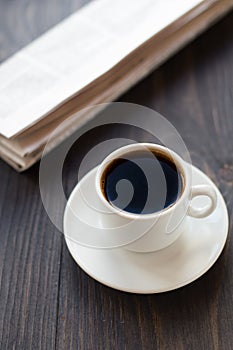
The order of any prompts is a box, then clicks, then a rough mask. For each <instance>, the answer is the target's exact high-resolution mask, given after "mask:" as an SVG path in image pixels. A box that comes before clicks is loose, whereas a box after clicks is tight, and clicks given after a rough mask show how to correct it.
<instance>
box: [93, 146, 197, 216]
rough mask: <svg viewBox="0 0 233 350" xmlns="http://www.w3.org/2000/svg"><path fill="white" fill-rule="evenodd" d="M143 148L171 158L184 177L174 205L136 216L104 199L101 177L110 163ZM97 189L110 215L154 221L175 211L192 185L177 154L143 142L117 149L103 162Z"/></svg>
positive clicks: (98, 173) (97, 177) (96, 178)
mask: <svg viewBox="0 0 233 350" xmlns="http://www.w3.org/2000/svg"><path fill="white" fill-rule="evenodd" d="M142 147H145V148H147V149H148V148H149V149H150V150H151V149H156V150H158V151H159V152H160V153H161V154H166V156H167V155H168V156H169V158H171V160H172V161H173V162H174V163H175V165H176V166H177V168H178V170H179V171H180V173H181V176H182V182H183V189H182V192H181V194H180V196H179V198H178V199H177V200H176V201H175V202H174V203H172V204H171V205H170V206H168V207H166V208H164V209H162V210H160V211H157V212H154V213H150V214H135V213H131V212H127V211H125V210H123V209H120V208H117V207H114V206H112V205H111V204H110V203H109V202H108V201H107V199H106V198H105V197H104V195H103V192H102V190H101V185H100V182H101V177H102V175H103V173H104V171H105V169H106V166H107V165H108V164H109V163H110V162H112V161H113V160H114V159H116V158H118V157H120V156H122V155H124V154H125V155H126V154H128V153H130V152H132V151H137V150H140V149H142ZM95 187H96V191H97V194H98V197H99V199H100V200H101V201H102V203H103V204H104V205H105V207H107V208H108V209H109V211H110V212H109V214H110V213H111V214H112V213H115V214H117V215H119V216H121V217H124V218H127V219H131V220H132V219H140V220H148V219H153V218H155V217H158V216H160V215H165V214H168V213H170V212H171V211H172V210H174V208H175V207H177V205H178V204H179V203H180V202H181V200H182V199H183V198H184V196H185V194H187V191H188V188H189V187H190V184H189V177H188V176H187V170H186V167H185V166H184V160H183V159H182V158H181V157H180V156H179V155H178V154H177V153H176V152H174V151H172V150H171V149H169V148H168V147H164V146H162V145H159V144H156V143H149V142H143V143H133V144H129V145H126V146H122V147H120V148H117V149H116V150H115V151H113V152H111V153H110V154H109V155H108V156H107V157H106V158H105V159H104V160H103V161H102V163H101V164H100V165H99V166H98V169H97V173H96V177H95Z"/></svg>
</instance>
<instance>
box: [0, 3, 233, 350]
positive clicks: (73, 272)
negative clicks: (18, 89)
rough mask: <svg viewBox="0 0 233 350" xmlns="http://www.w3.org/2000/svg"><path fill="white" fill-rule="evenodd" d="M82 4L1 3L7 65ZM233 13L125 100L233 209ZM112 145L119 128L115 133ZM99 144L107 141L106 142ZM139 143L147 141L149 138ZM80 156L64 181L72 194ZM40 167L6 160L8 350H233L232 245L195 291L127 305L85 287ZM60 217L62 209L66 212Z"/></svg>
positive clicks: (3, 253)
mask: <svg viewBox="0 0 233 350" xmlns="http://www.w3.org/2000/svg"><path fill="white" fill-rule="evenodd" d="M84 3H85V1H78V0H77V1H75V0H69V1H68V0H59V1H55V0H52V1H46V0H41V1H36V0H31V1H29V0H17V1H16V0H13V1H6V0H0V60H1V61H3V60H4V59H6V58H7V57H9V56H10V55H11V54H12V53H13V52H15V51H17V50H18V49H19V48H20V47H22V46H24V45H26V44H27V43H29V42H30V41H31V40H33V39H34V38H35V37H37V36H38V35H40V34H41V33H43V32H44V31H46V30H47V29H48V28H49V27H51V26H53V25H54V24H55V23H57V22H59V21H60V20H61V19H62V18H64V17H66V16H67V15H68V14H69V13H72V12H73V11H75V10H76V9H78V8H79V7H81V6H82V5H83V4H84ZM232 23H233V14H230V15H228V16H227V17H226V18H225V19H223V20H222V21H221V22H220V23H218V24H216V25H215V26H214V27H213V28H212V29H210V30H208V31H207V32H206V33H205V34H203V35H202V36H201V37H199V38H198V39H197V40H196V41H195V42H193V43H192V44H190V45H189V46H188V47H186V48H185V49H184V50H182V51H181V52H180V53H179V54H177V55H176V56H175V57H173V58H172V59H170V60H169V61H168V62H167V63H166V64H164V65H163V66H162V67H160V68H159V69H157V70H156V71H155V72H153V74H151V75H150V76H149V77H147V78H146V79H144V80H143V81H142V82H141V83H140V84H138V85H137V86H135V87H134V88H133V89H131V90H130V91H129V92H128V93H127V94H125V95H124V96H122V98H121V99H120V100H121V101H128V102H134V103H139V104H142V105H146V106H149V107H152V108H154V109H155V110H157V111H159V112H160V113H162V114H163V115H164V116H165V117H167V118H168V120H169V121H171V122H172V123H173V125H174V126H175V127H176V128H177V130H178V131H179V132H180V134H181V135H182V137H183V139H184V141H185V142H186V145H187V146H188V148H189V150H190V153H191V156H192V160H193V163H194V164H195V165H197V166H198V167H200V168H201V169H202V170H203V171H205V172H206V173H207V174H208V175H209V176H210V177H211V178H212V179H213V180H214V182H215V183H216V184H217V185H218V186H219V188H220V190H221V191H222V193H223V195H224V198H225V200H226V202H227V205H228V209H229V214H230V223H231V227H230V234H231V232H232V211H233V191H232V190H233V141H232V135H233V115H232V106H233V66H232V62H233V35H232V33H233V31H232ZM108 132H109V136H112V135H114V132H116V131H114V130H109V131H108ZM101 137H102V138H103V135H101V133H100V134H99V139H101ZM141 137H142V139H143V138H145V135H141ZM88 147H90V144H89V140H88V142H86V141H83V144H82V147H81V148H80V147H78V146H74V147H73V148H72V150H71V152H70V153H69V155H68V157H67V160H66V163H65V166H64V173H63V182H64V188H65V190H66V192H67V194H68V193H70V191H71V189H72V187H73V186H74V184H75V181H76V176H77V174H76V167H75V166H74V164H77V160H79V159H81V157H82V155H83V154H85V152H86V150H87V149H88ZM38 169H39V167H38V164H37V165H35V166H34V167H33V168H32V169H30V170H29V171H27V172H25V173H23V174H17V173H16V172H15V171H14V170H12V169H11V168H10V167H9V166H8V165H6V164H5V163H4V162H3V161H0V180H1V182H0V183H1V186H0V281H1V285H0V315H1V316H0V344H1V345H0V348H1V349H4V350H5V349H17V350H18V349H20V350H21V349H27V350H28V349H33V350H34V349H46V350H47V349H49V350H50V349H65V350H66V349H88V350H89V349H91V350H92V349H94V350H95V349H101V350H102V349H107V350H108V349H109V350H112V349H117V350H118V349H120V350H123V349H127V350H131V349H132V350H135V349H146V350H150V349H153V350H154V349H159V350H160V349H162V350H170V349H172V350H173V349H178V350H182V349H185V350H186V349H187V350H192V349H194V350H196V349H197V350H202V349H203V350H204V349H205V350H206V349H221V350H222V349H223V350H231V349H232V346H233V345H232V344H233V332H232V329H233V306H232V305H233V280H232V275H233V244H232V241H231V239H230V235H229V239H228V241H227V244H226V247H225V249H224V252H223V254H222V255H221V257H220V259H219V260H218V262H217V263H216V264H215V265H214V266H213V267H212V268H211V269H210V271H209V272H208V273H207V274H205V275H204V276H203V277H201V278H199V279H198V280H197V281H196V282H194V283H192V284H190V285H189V286H186V287H184V288H181V289H178V290H176V291H173V292H168V293H164V294H158V295H144V296H141V295H131V294H127V293H123V292H118V291H116V290H113V289H111V288H108V287H105V286H103V285H101V284H99V283H98V282H95V281H94V280H93V279H91V278H90V277H88V276H87V275H86V274H85V273H84V272H83V271H82V270H81V269H80V268H79V267H78V266H77V265H76V264H75V262H74V261H73V260H72V258H71V256H70V255H69V252H68V251H67V248H66V246H65V244H64V240H63V237H62V235H61V234H60V233H59V232H58V231H57V230H56V229H55V228H54V227H53V225H52V223H51V222H50V221H49V219H48V217H47V215H46V213H45V211H44V209H43V206H42V203H41V199H40V193H39V186H38ZM59 210H61V208H59V203H58V212H59Z"/></svg>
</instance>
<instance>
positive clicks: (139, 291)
mask: <svg viewBox="0 0 233 350" xmlns="http://www.w3.org/2000/svg"><path fill="white" fill-rule="evenodd" d="M191 167H192V169H194V170H195V171H197V172H198V173H199V174H200V175H201V176H202V177H204V178H206V180H207V181H210V182H211V185H212V186H213V187H214V189H215V190H216V192H217V197H218V200H220V201H221V204H220V208H221V211H224V222H225V230H224V232H223V233H222V234H221V236H220V237H222V243H221V246H220V247H219V248H218V250H217V252H216V254H215V255H214V257H213V259H212V260H211V261H210V262H209V263H208V264H207V265H206V266H205V267H204V268H203V269H202V270H201V271H199V272H198V273H196V274H195V275H192V277H191V278H189V279H187V280H185V281H183V282H180V283H178V284H174V285H172V286H171V287H168V288H167V287H164V288H153V289H147V290H146V289H143V290H142V289H140V288H139V289H133V288H132V289H130V288H127V289H126V288H122V287H119V286H118V285H117V284H114V283H108V281H106V280H103V279H101V278H99V277H97V276H95V275H94V274H92V271H91V270H89V269H88V268H86V266H85V265H84V264H83V259H82V258H80V259H79V256H77V255H76V256H75V254H74V250H73V249H72V248H71V247H70V245H71V244H74V245H77V246H79V244H78V243H76V242H75V241H74V240H72V239H70V238H69V237H68V236H67V235H65V234H64V236H65V242H66V245H67V248H68V250H69V252H70V254H71V256H72V257H73V259H74V261H75V262H76V264H77V265H78V266H79V267H80V268H81V269H82V270H83V271H84V272H85V273H86V274H87V275H88V276H90V277H91V278H93V279H94V280H95V281H97V282H99V283H101V284H103V285H105V286H107V287H110V288H112V289H115V290H118V291H122V292H126V293H133V294H157V293H165V292H169V291H173V290H176V289H179V288H182V287H184V286H186V285H188V284H191V283H192V282H194V281H196V280H197V279H198V278H200V277H201V276H203V275H204V274H205V273H206V272H207V271H208V270H209V269H210V268H211V267H212V266H213V265H214V264H215V263H216V261H217V260H218V258H219V257H220V255H221V253H222V252H223V249H224V247H225V244H226V240H227V237H228V232H229V215H228V210H227V206H226V203H225V200H224V198H223V196H222V194H221V192H220V191H219V189H218V188H217V186H216V185H215V184H214V183H213V181H212V180H211V179H210V178H209V177H208V176H207V175H206V174H205V173H204V172H203V171H201V170H200V169H198V168H197V167H196V166H194V165H191ZM95 169H96V168H94V169H92V170H91V171H90V172H88V173H87V174H86V175H85V176H84V177H87V176H88V175H90V173H91V172H92V171H94V170H95ZM84 177H83V179H84ZM75 188H76V186H75ZM75 188H74V189H73V191H72V193H71V195H72V194H73V192H74V191H75ZM69 199H70V198H69ZM188 219H189V220H190V221H193V220H197V219H195V218H192V217H189V218H188ZM64 221H65V220H64ZM64 226H65V222H64ZM174 243H175V242H174ZM174 243H172V244H174ZM80 246H81V247H82V248H83V249H87V250H92V249H96V248H92V247H86V246H84V245H80ZM167 248H168V247H166V248H164V249H163V250H166V249H167ZM97 250H98V251H105V252H106V251H108V252H111V251H113V250H114V251H115V250H120V251H125V252H126V253H129V254H156V253H158V252H159V251H154V252H149V253H138V252H133V251H129V250H127V249H125V248H124V247H119V248H111V249H106V248H98V249H97Z"/></svg>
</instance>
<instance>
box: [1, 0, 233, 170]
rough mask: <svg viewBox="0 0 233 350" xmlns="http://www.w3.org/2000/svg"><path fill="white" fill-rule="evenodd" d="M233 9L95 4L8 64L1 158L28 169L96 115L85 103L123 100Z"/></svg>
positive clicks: (190, 2)
mask: <svg viewBox="0 0 233 350" xmlns="http://www.w3.org/2000/svg"><path fill="white" fill-rule="evenodd" d="M232 7H233V0H217V1H216V0H185V1H174V0H144V1H141V0H118V1H114V0H95V1H92V2H91V3H90V4H88V5H87V6H85V7H83V8H82V9H81V10H79V11H78V12H76V13H74V14H73V15H71V16H70V17H68V18H67V19H65V20H64V21H62V22H61V23H59V24H58V25H56V26H55V27H54V28H52V29H51V30H49V31H48V32H47V33H45V34H44V35H42V36H41V37H39V38H38V39H36V40H35V41H33V42H32V43H31V44H30V45H28V46H27V47H25V48H23V49H22V50H21V51H19V52H18V53H16V54H15V55H14V56H12V57H11V58H9V59H8V60H6V61H5V62H4V63H2V64H1V66H0V156H1V157H2V158H3V159H4V160H5V161H7V162H8V163H9V164H11V165H12V166H13V167H14V168H15V169H17V170H18V171H22V170H25V169H27V168H28V167H30V166H31V165H32V164H34V163H35V162H36V161H37V160H38V159H40V157H41V155H42V152H43V148H44V146H45V145H46V143H47V141H48V140H49V139H50V138H51V135H52V138H53V142H52V145H53V147H55V146H56V145H58V144H59V143H60V142H61V141H63V140H64V138H65V137H68V136H69V135H70V134H71V133H73V132H74V131H75V130H76V129H77V128H79V127H80V126H81V125H83V123H85V122H87V121H88V120H90V118H93V117H94V115H93V113H92V115H89V114H88V112H87V111H88V109H86V110H85V107H87V106H90V105H94V104H98V103H103V102H109V101H112V100H114V99H116V98H117V97H118V96H119V95H120V94H122V93H123V92H124V91H126V90H127V89H129V88H130V87H131V86H132V85H133V84H135V83H136V82H138V81H139V80H140V79H142V78H143V77H144V76H145V75H147V74H148V73H149V72H151V70H153V69H154V68H155V67H157V66H158V65H160V64H161V63H162V62H164V61H165V60H166V59H167V58H168V57H169V56H171V55H172V54H174V53H175V52H176V51H177V50H179V49H180V48H181V47H183V46H184V45H185V44H187V43H188V42H189V41H191V40H192V39H193V38H195V37H196V36H197V35H198V34H200V33H201V32H202V31H204V30H205V29H206V28H207V27H208V26H210V24H212V23H213V22H214V21H216V20H217V19H219V18H221V17H222V16H223V15H224V14H226V13H227V12H228V11H229V10H230V9H231V8H232ZM96 110H97V109H96ZM61 122H62V123H63V124H62V125H63V127H62V129H61V128H57V126H58V125H59V124H60V123H61Z"/></svg>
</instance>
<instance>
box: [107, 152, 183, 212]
mask: <svg viewBox="0 0 233 350" xmlns="http://www.w3.org/2000/svg"><path fill="white" fill-rule="evenodd" d="M101 182H102V191H103V194H104V196H105V198H106V199H107V201H108V202H109V203H110V204H111V205H113V206H114V207H117V208H119V209H121V210H124V211H127V212H130V213H136V214H151V213H155V212H158V211H160V210H163V209H164V208H167V207H169V206H171V205H172V204H173V203H174V202H176V200H177V199H178V198H179V196H180V194H181V191H182V176H181V173H180V172H179V171H178V170H177V167H176V165H175V164H174V163H173V161H171V160H170V159H169V158H168V157H167V156H165V155H162V154H156V153H152V152H149V151H134V152H131V153H128V154H127V155H126V156H124V158H118V159H116V160H114V161H112V162H111V163H110V164H109V166H108V167H107V168H106V171H105V173H104V174H103V176H102V179H101Z"/></svg>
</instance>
